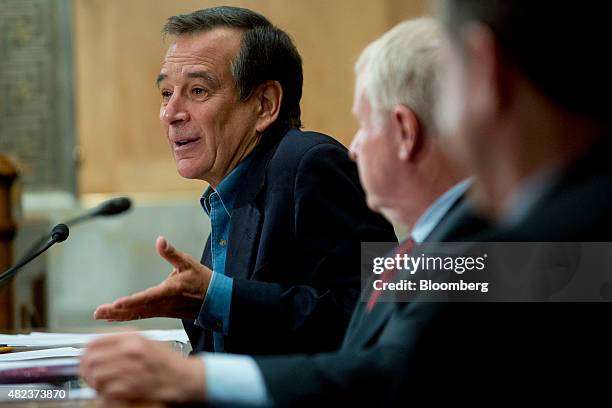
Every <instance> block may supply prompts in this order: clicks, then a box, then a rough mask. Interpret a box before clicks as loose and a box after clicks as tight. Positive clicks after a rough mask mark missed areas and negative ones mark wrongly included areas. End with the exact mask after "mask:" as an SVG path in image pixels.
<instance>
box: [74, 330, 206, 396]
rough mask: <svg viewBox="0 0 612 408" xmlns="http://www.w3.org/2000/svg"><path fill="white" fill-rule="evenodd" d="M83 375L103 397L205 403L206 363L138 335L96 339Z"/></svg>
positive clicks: (85, 356)
mask: <svg viewBox="0 0 612 408" xmlns="http://www.w3.org/2000/svg"><path fill="white" fill-rule="evenodd" d="M80 370H81V376H82V377H83V378H84V379H85V381H87V383H88V384H89V385H90V386H91V387H92V388H94V389H95V390H96V391H97V392H98V394H99V395H101V396H102V397H104V398H108V399H114V400H139V401H160V402H177V403H185V402H202V401H204V398H205V384H204V379H205V374H204V362H203V361H202V359H200V358H198V357H191V358H185V357H183V356H182V355H181V354H179V353H176V352H174V351H172V350H170V348H169V347H168V346H167V345H165V344H162V343H158V342H155V341H151V340H148V339H145V338H144V337H142V336H139V335H136V334H123V335H111V336H107V337H102V338H100V339H98V340H95V341H93V342H92V343H91V344H90V345H89V346H88V347H87V350H85V353H84V354H83V356H82V357H81V365H80Z"/></svg>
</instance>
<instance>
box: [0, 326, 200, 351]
mask: <svg viewBox="0 0 612 408" xmlns="http://www.w3.org/2000/svg"><path fill="white" fill-rule="evenodd" d="M121 333H136V334H140V335H141V336H144V337H146V338H148V339H150V340H156V341H176V342H179V343H183V344H187V343H188V342H189V338H188V337H187V333H185V331H184V330H181V329H176V330H143V331H137V332H121ZM121 333H117V332H113V333H95V334H82V333H40V332H33V333H30V334H16V335H4V334H0V344H1V345H7V346H9V347H10V346H13V347H85V346H86V345H87V343H89V342H91V341H92V340H94V339H96V338H99V337H102V336H109V335H113V334H121Z"/></svg>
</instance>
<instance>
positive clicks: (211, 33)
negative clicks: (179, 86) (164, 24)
mask: <svg viewBox="0 0 612 408" xmlns="http://www.w3.org/2000/svg"><path fill="white" fill-rule="evenodd" d="M240 40H241V31H240V30H237V29H232V28H225V27H224V28H215V29H212V30H208V31H201V32H195V33H189V34H181V35H179V36H177V37H176V38H175V40H174V42H173V43H172V44H171V45H170V46H169V47H168V50H167V51H166V55H165V56H164V60H163V62H162V66H161V73H163V74H165V75H168V76H170V75H184V74H186V73H187V72H189V71H190V70H194V69H199V68H200V69H201V68H204V69H206V70H209V71H212V72H214V73H216V74H217V75H223V74H227V73H229V72H230V65H231V62H232V61H233V60H234V58H235V57H236V55H237V54H238V51H239V50H240Z"/></svg>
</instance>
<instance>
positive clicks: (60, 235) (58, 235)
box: [51, 224, 70, 242]
mask: <svg viewBox="0 0 612 408" xmlns="http://www.w3.org/2000/svg"><path fill="white" fill-rule="evenodd" d="M68 234H70V231H69V230H68V227H67V226H66V224H57V225H56V226H55V227H53V229H52V230H51V239H52V240H53V241H55V242H64V241H65V240H66V238H68Z"/></svg>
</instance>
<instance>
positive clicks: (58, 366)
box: [0, 330, 189, 384]
mask: <svg viewBox="0 0 612 408" xmlns="http://www.w3.org/2000/svg"><path fill="white" fill-rule="evenodd" d="M131 333H137V334H140V335H142V336H144V337H147V338H149V339H151V340H156V341H164V342H175V343H181V344H187V343H188V342H189V340H188V338H187V334H186V333H185V331H184V330H144V331H139V332H131ZM115 334H117V333H115ZM108 335H112V333H96V334H77V333H38V332H35V333H30V334H17V335H0V345H2V346H5V347H10V348H13V351H15V352H11V353H6V354H0V384H22V383H35V382H58V381H69V380H71V379H74V378H77V377H78V366H79V356H80V355H81V354H82V352H83V349H82V347H86V346H87V344H88V343H89V342H91V341H93V340H94V339H96V338H99V337H101V336H108ZM19 350H23V351H21V352H20V351H19Z"/></svg>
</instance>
